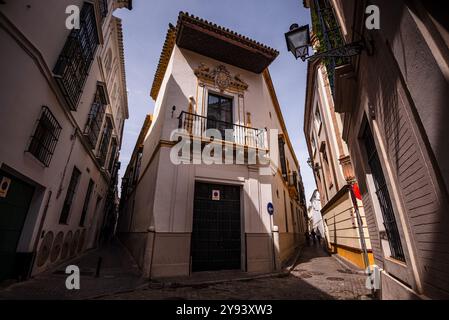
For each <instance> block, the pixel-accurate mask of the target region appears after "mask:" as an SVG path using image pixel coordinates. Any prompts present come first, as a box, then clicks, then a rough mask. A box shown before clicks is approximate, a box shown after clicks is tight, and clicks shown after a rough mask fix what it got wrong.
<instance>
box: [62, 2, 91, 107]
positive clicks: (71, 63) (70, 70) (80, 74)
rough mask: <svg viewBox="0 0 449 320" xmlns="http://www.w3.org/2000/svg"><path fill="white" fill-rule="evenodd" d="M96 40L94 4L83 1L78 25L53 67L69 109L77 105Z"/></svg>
mask: <svg viewBox="0 0 449 320" xmlns="http://www.w3.org/2000/svg"><path fill="white" fill-rule="evenodd" d="M98 43H99V41H98V34H97V25H96V20H95V11H94V7H93V4H91V3H87V2H85V3H84V5H83V8H82V9H81V14H80V28H79V29H72V31H71V32H70V34H69V37H68V38H67V41H66V43H65V45H64V48H63V49H62V52H61V54H60V55H59V58H58V61H57V62H56V66H55V68H54V69H53V73H54V75H55V79H56V82H57V83H58V86H59V88H60V89H61V91H62V94H63V95H64V98H65V99H66V101H67V103H68V105H69V107H70V109H71V110H76V108H77V105H78V101H79V98H80V96H81V93H82V91H83V88H84V83H85V81H86V78H87V76H88V73H89V68H90V66H91V64H92V61H93V59H94V55H95V50H96V48H97V46H98Z"/></svg>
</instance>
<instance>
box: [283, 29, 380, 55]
mask: <svg viewBox="0 0 449 320" xmlns="http://www.w3.org/2000/svg"><path fill="white" fill-rule="evenodd" d="M285 41H286V43H287V48H288V50H289V51H290V52H291V53H292V54H293V55H294V56H295V58H296V59H298V58H301V60H302V61H305V60H306V59H310V60H311V61H313V60H315V59H318V58H322V57H352V56H356V55H359V54H360V53H361V52H362V50H364V49H365V50H367V51H368V54H371V53H372V48H371V47H370V46H367V45H366V43H365V41H364V40H361V41H355V42H353V43H350V44H347V45H343V46H341V47H338V48H333V49H330V50H327V51H325V52H320V53H316V54H314V55H309V46H311V45H312V44H311V42H310V31H309V25H308V24H307V25H304V26H301V27H300V26H298V24H296V23H294V24H292V25H291V26H290V30H289V31H288V32H286V33H285Z"/></svg>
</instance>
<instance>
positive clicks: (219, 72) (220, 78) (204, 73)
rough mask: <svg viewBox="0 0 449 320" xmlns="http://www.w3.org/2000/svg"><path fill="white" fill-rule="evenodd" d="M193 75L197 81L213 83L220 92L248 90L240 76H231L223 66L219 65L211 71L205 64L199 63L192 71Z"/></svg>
mask: <svg viewBox="0 0 449 320" xmlns="http://www.w3.org/2000/svg"><path fill="white" fill-rule="evenodd" d="M194 73H195V75H196V76H197V77H198V79H201V80H202V81H204V82H208V83H213V84H214V85H215V86H216V87H218V88H219V89H220V91H224V90H227V89H234V90H237V91H242V90H246V89H248V85H247V84H246V83H245V82H244V81H243V80H242V79H241V78H240V75H234V76H232V75H231V73H230V72H229V70H228V69H227V68H226V67H225V66H224V65H219V66H217V67H216V68H215V69H213V70H212V71H211V70H210V68H209V67H208V66H207V65H206V64H204V63H201V64H200V65H199V66H198V67H197V68H196V69H195V70H194Z"/></svg>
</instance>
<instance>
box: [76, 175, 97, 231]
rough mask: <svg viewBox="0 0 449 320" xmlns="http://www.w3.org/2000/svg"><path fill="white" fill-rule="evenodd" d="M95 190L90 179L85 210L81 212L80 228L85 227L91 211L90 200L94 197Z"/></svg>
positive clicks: (85, 199) (84, 205)
mask: <svg viewBox="0 0 449 320" xmlns="http://www.w3.org/2000/svg"><path fill="white" fill-rule="evenodd" d="M93 188H94V181H93V180H92V179H89V185H88V186H87V192H86V197H85V198H84V204H83V210H82V211H81V217H80V222H79V226H80V227H84V223H85V220H86V215H87V210H88V209H89V203H90V198H91V197H92V191H93Z"/></svg>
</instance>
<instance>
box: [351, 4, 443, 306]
mask: <svg viewBox="0 0 449 320" xmlns="http://www.w3.org/2000/svg"><path fill="white" fill-rule="evenodd" d="M405 3H406V4H407V5H410V7H409V8H410V9H411V10H412V11H413V13H414V14H416V15H417V16H418V17H420V16H421V15H422V14H421V11H420V10H418V9H417V8H416V7H415V4H418V6H419V5H423V6H424V7H426V8H427V9H428V10H430V11H429V13H430V14H431V15H432V17H433V18H434V19H435V20H436V21H437V23H439V24H440V26H441V28H442V29H443V30H445V32H446V36H447V34H448V33H447V32H448V30H449V28H448V21H449V17H448V13H447V12H443V11H444V10H441V8H440V6H439V5H438V4H437V3H436V2H435V3H432V4H430V3H428V2H424V1H416V2H414V3H412V1H405ZM373 4H376V5H378V6H379V7H380V8H381V12H382V25H381V28H382V29H381V32H373V33H372V35H373V37H374V40H375V47H376V51H375V54H374V55H373V56H372V57H369V58H367V59H369V61H368V60H367V61H366V63H365V67H366V70H363V71H364V72H363V73H362V78H361V79H360V81H359V83H362V84H364V83H366V84H369V85H366V86H364V87H363V89H364V90H366V93H367V95H368V99H369V100H368V101H369V104H370V105H371V106H372V107H374V109H375V119H376V122H377V124H378V128H379V130H380V132H381V136H382V138H383V142H384V144H385V149H386V152H387V156H388V159H389V163H390V166H391V169H392V174H393V177H394V180H395V183H396V184H397V187H398V191H399V193H400V197H401V198H402V203H401V204H400V205H401V206H402V207H403V208H404V209H405V211H404V212H405V218H406V222H407V225H408V226H403V228H404V229H405V228H410V232H409V234H410V236H411V239H412V243H411V244H409V245H408V246H406V245H405V243H404V239H403V241H402V244H403V247H404V248H406V247H408V248H409V250H413V251H414V252H415V255H416V257H415V258H416V259H417V264H418V269H419V272H420V277H421V282H422V286H423V291H424V292H423V293H424V294H425V295H428V296H429V297H432V298H441V297H446V298H447V297H449V272H448V268H447V266H448V265H449V233H448V232H447V230H449V217H448V212H449V206H448V193H447V188H446V185H447V181H448V172H449V149H448V148H447V137H446V135H447V132H448V130H447V124H448V123H449V110H448V108H447V101H449V84H448V79H447V77H445V76H444V75H443V73H442V72H441V69H440V68H439V66H438V64H437V62H436V60H435V58H434V53H433V52H432V51H431V50H430V48H429V46H428V45H427V43H426V42H425V40H424V38H422V35H421V33H420V31H419V30H418V29H417V28H416V23H415V22H414V20H413V18H412V17H411V15H410V14H409V13H408V10H407V8H406V7H405V4H404V3H403V2H399V1H397V2H396V1H394V2H391V1H386V0H379V1H374V2H373ZM382 8H383V10H382ZM385 8H388V10H386V9H385ZM436 37H438V34H437V35H436ZM441 50H442V51H443V52H444V53H445V54H446V57H449V49H448V47H447V43H446V44H445V45H443V47H441ZM362 59H363V58H362ZM379 66H384V67H383V68H382V69H379ZM370 122H372V120H370ZM371 127H372V124H371ZM354 134H355V135H353V136H357V133H354ZM421 151H423V153H422V152H421ZM426 164H427V166H426ZM384 174H385V176H387V173H386V172H385V170H384ZM434 174H435V176H436V180H433V179H432V177H433V176H434ZM362 180H363V182H365V181H364V179H362ZM435 181H436V183H437V184H436V185H435V183H434V182H435ZM364 189H365V191H366V186H364ZM390 197H392V194H391V192H390ZM392 199H393V198H392ZM406 255H407V253H406ZM407 256H408V255H407ZM408 262H409V261H408Z"/></svg>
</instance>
